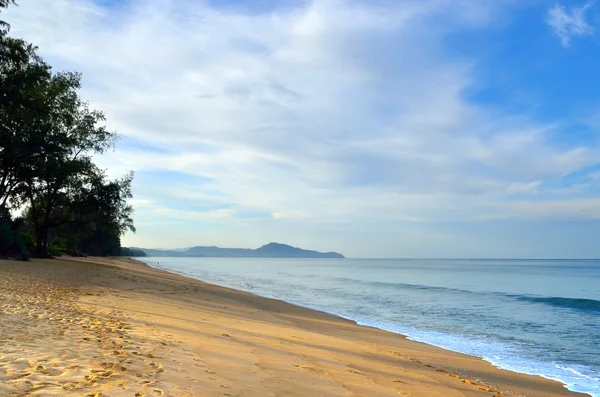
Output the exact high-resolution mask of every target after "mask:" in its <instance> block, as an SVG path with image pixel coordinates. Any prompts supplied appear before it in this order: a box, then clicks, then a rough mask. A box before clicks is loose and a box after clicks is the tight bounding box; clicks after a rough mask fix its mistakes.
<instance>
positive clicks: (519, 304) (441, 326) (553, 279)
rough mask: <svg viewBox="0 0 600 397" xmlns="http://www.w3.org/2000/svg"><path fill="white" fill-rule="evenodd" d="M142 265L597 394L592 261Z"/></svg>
mask: <svg viewBox="0 0 600 397" xmlns="http://www.w3.org/2000/svg"><path fill="white" fill-rule="evenodd" d="M142 260H143V261H144V262H146V263H147V264H149V265H150V266H153V267H156V268H160V269H164V270H169V271H172V272H175V273H179V274H182V275H186V276H189V277H193V278H196V279H199V280H203V281H206V282H209V283H214V284H218V285H222V286H226V287H230V288H235V289H239V290H245V291H249V292H252V293H255V294H258V295H262V296H267V297H272V298H276V299H280V300H283V301H287V302H290V303H294V304H297V305H300V306H305V307H308V308H312V309H317V310H320V311H324V312H327V313H331V314H335V315H338V316H341V317H344V318H347V319H351V320H354V321H356V322H357V323H358V324H362V325H368V326H371V327H377V328H381V329H384V330H387V331H391V332H395V333H399V334H403V335H406V336H408V337H409V338H410V339H412V340H415V341H420V342H424V343H428V344H431V345H435V346H439V347H443V348H446V349H449V350H453V351H456V352H461V353H466V354H469V355H472V356H476V357H480V358H482V359H484V360H486V361H489V362H490V363H492V364H493V365H495V366H497V367H499V368H503V369H508V370H512V371H516V372H521V373H525V374H531V375H540V376H543V377H545V378H549V379H554V380H557V381H559V382H562V383H563V384H564V385H565V387H566V388H567V389H569V390H572V391H577V392H582V393H587V394H589V395H591V396H593V397H600V260H516V259H515V260H495V259H494V260H482V259H451V260H449V259H254V258H252V259H246V258H243V259H242V258H239V259H237V258H236V259H233V258H166V257H161V258H142Z"/></svg>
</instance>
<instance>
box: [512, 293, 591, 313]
mask: <svg viewBox="0 0 600 397" xmlns="http://www.w3.org/2000/svg"><path fill="white" fill-rule="evenodd" d="M507 296H512V297H514V298H516V299H517V300H520V301H525V302H533V303H543V304H546V305H550V306H555V307H563V308H567V309H576V310H585V311H590V312H598V313H600V301H597V300H594V299H578V298H563V297H556V296H550V297H538V296H528V295H507Z"/></svg>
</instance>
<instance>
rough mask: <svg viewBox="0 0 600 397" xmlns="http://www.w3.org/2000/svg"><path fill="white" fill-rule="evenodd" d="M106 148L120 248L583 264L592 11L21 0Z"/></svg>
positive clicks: (592, 114) (599, 106)
mask: <svg viewBox="0 0 600 397" xmlns="http://www.w3.org/2000/svg"><path fill="white" fill-rule="evenodd" d="M4 17H5V19H6V20H7V21H9V22H11V24H12V32H13V34H14V35H17V36H21V37H24V38H26V39H27V40H29V41H32V42H34V43H35V44H37V45H38V46H39V47H40V53H41V54H42V55H43V56H44V57H45V58H46V60H48V61H49V62H50V63H51V64H53V65H55V67H56V69H57V70H77V71H80V72H82V73H83V79H84V80H83V82H84V88H83V89H82V96H84V97H85V98H86V99H88V100H89V101H90V103H91V105H92V106H93V107H95V108H98V109H102V110H104V111H105V112H106V115H107V118H108V122H107V123H108V126H109V128H111V129H114V130H116V131H117V132H118V133H119V134H121V136H122V138H121V140H120V142H119V144H118V145H117V147H116V149H115V151H114V152H111V153H108V154H106V155H103V156H102V157H99V158H98V162H99V163H100V164H101V165H102V166H103V167H106V168H107V170H108V172H109V174H110V175H113V176H119V175H122V174H123V173H125V172H127V171H128V170H134V171H135V172H136V179H135V182H134V194H135V198H134V200H133V201H132V204H133V205H134V206H135V208H136V216H135V218H136V223H137V227H138V232H137V234H128V235H126V236H125V237H124V239H123V241H124V243H125V244H127V245H133V246H142V247H166V248H175V247H186V246H191V245H220V246H235V247H257V246H260V245H262V244H264V243H267V242H270V241H278V242H282V243H289V244H293V245H297V246H301V247H306V248H312V249H319V250H325V251H330V250H335V251H339V252H342V253H344V254H346V255H347V256H354V257H559V258H564V257H566V258H580V257H583V258H586V257H588V258H589V257H600V198H599V197H600V83H599V82H600V80H599V79H598V78H597V70H600V68H599V67H600V32H599V30H600V3H598V4H596V3H594V2H585V1H558V2H556V1H536V0H532V1H527V2H523V1H516V0H494V1H492V0H452V1H450V0H419V1H416V0H402V1H401V0H398V1H385V0H378V1H368V2H367V1H342V0H332V1H283V2H279V1H267V0H257V1H254V2H247V1H226V0H214V1H191V0H189V1H168V0H147V1H141V0H140V1H119V2H116V1H111V0H102V1H100V0H96V1H93V0H56V1H52V2H48V1H43V0H27V1H21V4H20V6H19V7H12V8H10V9H9V10H8V11H6V13H5V16H4Z"/></svg>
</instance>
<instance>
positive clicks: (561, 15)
mask: <svg viewBox="0 0 600 397" xmlns="http://www.w3.org/2000/svg"><path fill="white" fill-rule="evenodd" d="M591 6H592V3H586V4H584V5H583V6H581V7H573V8H571V9H570V10H569V9H567V8H565V7H564V6H562V5H560V4H555V5H554V7H552V8H550V10H548V15H547V17H546V22H547V23H548V25H550V27H551V28H552V30H553V31H554V33H555V34H556V35H557V36H558V38H559V39H560V42H561V43H562V45H563V46H565V47H568V46H569V44H570V42H571V40H572V39H573V38H574V37H578V36H591V35H592V34H594V30H595V29H594V27H593V26H592V25H590V23H589V22H588V21H587V20H586V11H587V10H588V9H589V8H590V7H591Z"/></svg>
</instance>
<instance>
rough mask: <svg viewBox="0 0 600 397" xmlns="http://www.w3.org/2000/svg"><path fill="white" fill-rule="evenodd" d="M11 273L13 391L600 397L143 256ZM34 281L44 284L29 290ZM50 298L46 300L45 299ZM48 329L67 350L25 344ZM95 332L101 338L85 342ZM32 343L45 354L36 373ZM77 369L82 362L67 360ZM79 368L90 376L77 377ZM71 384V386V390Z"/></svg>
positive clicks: (0, 369)
mask: <svg viewBox="0 0 600 397" xmlns="http://www.w3.org/2000/svg"><path fill="white" fill-rule="evenodd" d="M0 272H2V273H5V274H7V275H8V276H7V277H4V279H5V281H8V283H6V282H5V283H2V282H0V294H1V295H0V297H1V298H3V301H4V302H5V303H3V304H2V310H3V314H2V316H3V319H8V320H10V321H4V322H0V331H1V333H0V342H4V339H6V340H7V341H8V342H9V343H8V344H0V353H1V354H0V355H2V356H3V358H2V360H0V393H2V392H3V391H11V392H15V391H18V392H23V391H24V390H27V387H33V388H35V387H38V389H35V390H39V391H40V392H42V390H43V393H45V394H41V395H87V394H85V393H88V394H89V395H90V396H92V395H98V396H100V395H102V396H105V395H106V396H113V395H115V396H120V395H123V396H125V395H129V396H131V395H134V393H139V394H137V395H139V396H144V395H161V394H160V393H162V395H174V396H194V395H211V396H212V395H222V396H226V395H229V396H236V395H237V396H242V395H243V396H253V395H255V396H264V395H272V396H288V395H290V396H294V395H297V396H308V395H320V396H321V395H322V396H342V395H355V396H362V395H364V396H374V395H377V396H380V395H381V396H387V395H390V396H391V395H395V396H397V395H402V396H457V397H458V396H484V395H487V396H528V397H535V396H540V397H541V396H545V397H552V396H587V395H586V394H581V393H575V392H570V391H568V390H567V389H566V388H564V386H563V385H562V384H561V383H559V382H556V381H552V380H547V379H544V378H542V377H539V376H531V375H523V374H519V373H515V372H511V371H506V370H501V369H498V368H495V367H494V366H493V365H492V364H490V363H488V362H486V361H484V360H482V359H479V358H476V357H472V356H467V355H464V354H461V353H455V352H451V351H449V350H445V349H442V348H439V347H435V346H432V345H427V344H424V343H421V342H416V341H412V340H409V339H407V338H406V337H404V336H402V335H399V334H396V333H392V332H388V331H384V330H380V329H377V328H372V327H368V326H361V325H358V324H357V323H356V322H354V321H352V320H347V319H344V318H341V317H338V316H335V315H332V314H327V313H324V312H320V311H316V310H312V309H308V308H304V307H301V306H296V305H293V304H290V303H286V302H284V301H279V300H276V299H272V298H267V297H262V296H259V295H254V294H251V293H249V292H245V291H240V290H235V289H229V288H226V287H221V286H217V285H214V284H208V283H205V282H203V281H199V280H197V279H193V278H188V277H185V276H182V275H179V274H175V273H171V272H168V271H165V270H161V269H155V268H152V267H150V266H149V265H147V264H145V263H143V262H140V261H135V260H114V259H102V258H68V259H56V260H36V261H33V262H31V263H22V262H10V261H0ZM23 283H26V284H23ZM11 284H14V285H11ZM31 285H35V286H40V288H37V289H36V290H35V291H32V290H30V289H29V290H28V286H31ZM44 285H46V286H47V288H43V287H41V286H44ZM17 287H18V288H17ZM15 288H16V289H15ZM47 289H49V290H48V291H47V295H45V296H44V295H43V294H42V295H40V296H38V297H37V298H36V297H32V296H31V295H32V294H38V295H39V293H40V292H39V291H45V290H47ZM13 301H14V302H13ZM40 302H43V305H42V306H43V307H40V304H39V303H40ZM44 310H46V311H49V312H50V314H44V313H43V311H44ZM40 311H42V313H40ZM71 312H73V313H77V315H76V316H71V315H68V314H69V313H71ZM60 313H62V317H60V316H59V314H60ZM36 316H38V317H36ZM59 317H60V318H59ZM57 318H59V319H60V323H59V325H56V324H54V323H53V321H55V320H56V319H57ZM73 318H77V319H78V320H77V321H79V322H76V321H74V320H73ZM82 323H83V324H82ZM106 324H109V326H108V329H104V328H106ZM110 324H112V325H110ZM45 327H48V329H53V330H54V331H56V332H58V334H57V335H58V337H59V338H54V339H51V340H58V341H59V342H60V343H57V344H54V346H46V347H44V348H41V347H40V346H41V343H37V344H36V343H34V342H35V341H36V339H33V340H32V342H31V343H29V342H27V340H25V339H26V337H25V339H23V338H24V337H23V335H33V334H35V332H32V331H31V329H38V330H39V329H44V328H45ZM103 327H104V328H103ZM109 330H110V331H109ZM90 331H91V332H92V334H93V335H95V336H97V337H95V336H82V335H83V334H85V333H89V332H90ZM36 335H37V334H36ZM49 335H50V336H52V333H51V332H50V333H49ZM86 339H87V340H86ZM109 339H110V340H109ZM37 340H38V342H39V335H38V339H37ZM124 341H131V342H130V343H123V342H124ZM27 343H29V344H27ZM11 346H12V347H14V349H13V348H12V347H11ZM23 346H26V347H27V349H26V350H27V351H28V352H29V355H30V356H33V357H43V358H41V359H38V360H37V361H36V362H34V363H33V364H28V365H26V364H25V363H24V362H23V360H22V357H21V355H22V354H23ZM57 346H58V347H57ZM57 348H60V349H62V350H60V349H59V350H57ZM11 349H12V350H11ZM145 350H146V351H148V352H146V351H145ZM67 351H72V353H70V355H68V354H67V353H66V352H67ZM82 355H84V356H85V357H86V360H88V363H87V364H85V365H84V364H82V363H81V356H82ZM67 356H68V357H67ZM19 360H21V361H19ZM40 360H41V361H40ZM44 360H46V361H44ZM69 360H73V362H79V364H71V365H67V364H69V363H70V361H69ZM29 361H31V360H29ZM84 361H85V360H84ZM48 363H54V364H56V365H55V369H54V370H50V368H51V367H50V365H48ZM58 364H60V365H58ZM73 365H76V366H78V368H71V369H69V368H68V367H69V366H73ZM38 367H44V369H43V370H37V368H38ZM106 368H109V369H106ZM144 369H145V370H144ZM19 371H20V372H19ZM57 371H58V372H60V371H62V372H60V375H54V378H53V374H54V373H57ZM94 371H96V372H94ZM44 372H47V373H44ZM25 374H28V375H25ZM90 377H91V378H90ZM59 378H63V379H62V380H61V379H59ZM67 378H68V379H69V380H68V382H71V383H69V384H68V385H66V386H67V388H65V383H64V382H63V383H60V382H61V381H63V380H64V379H67ZM80 378H81V379H80ZM78 379H79V380H78ZM27 382H29V383H27ZM144 382H145V383H144ZM43 384H47V386H41V385H43ZM28 385H29V386H28ZM70 387H72V389H70V390H68V388H70ZM3 388H4V389H3ZM83 392H85V393H83ZM53 393H54V394H53ZM65 393H66V394H65ZM71 393H73V394H71ZM93 393H96V394H93ZM98 393H99V394H98ZM32 395H36V394H32Z"/></svg>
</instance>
